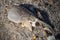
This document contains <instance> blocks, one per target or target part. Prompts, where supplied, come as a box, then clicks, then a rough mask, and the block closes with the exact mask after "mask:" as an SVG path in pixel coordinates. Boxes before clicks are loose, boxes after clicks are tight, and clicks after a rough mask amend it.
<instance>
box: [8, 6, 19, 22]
mask: <svg viewBox="0 0 60 40" xmlns="http://www.w3.org/2000/svg"><path fill="white" fill-rule="evenodd" d="M19 12H20V11H19V10H18V9H17V8H15V7H12V8H11V9H9V10H8V12H7V13H8V19H9V20H10V21H12V22H15V23H20V15H19Z"/></svg>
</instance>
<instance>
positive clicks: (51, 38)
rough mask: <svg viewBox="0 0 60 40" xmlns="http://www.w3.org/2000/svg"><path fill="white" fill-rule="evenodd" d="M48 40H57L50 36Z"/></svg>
mask: <svg viewBox="0 0 60 40" xmlns="http://www.w3.org/2000/svg"><path fill="white" fill-rule="evenodd" d="M47 40H56V39H55V37H54V36H49V37H48V38H47Z"/></svg>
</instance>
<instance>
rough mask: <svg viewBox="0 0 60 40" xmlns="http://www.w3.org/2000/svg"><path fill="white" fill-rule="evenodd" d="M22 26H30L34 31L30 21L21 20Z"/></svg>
mask: <svg viewBox="0 0 60 40" xmlns="http://www.w3.org/2000/svg"><path fill="white" fill-rule="evenodd" d="M21 26H22V27H26V28H28V29H29V30H30V31H32V25H31V24H30V22H29V21H22V22H21Z"/></svg>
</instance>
